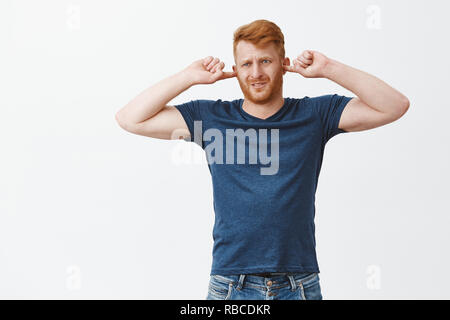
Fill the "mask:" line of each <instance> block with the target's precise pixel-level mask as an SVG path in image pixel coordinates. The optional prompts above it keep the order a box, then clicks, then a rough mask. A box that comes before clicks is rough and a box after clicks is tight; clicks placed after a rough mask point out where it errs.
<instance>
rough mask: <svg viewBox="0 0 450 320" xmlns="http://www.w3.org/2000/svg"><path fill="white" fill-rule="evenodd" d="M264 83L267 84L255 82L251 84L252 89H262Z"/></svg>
mask: <svg viewBox="0 0 450 320" xmlns="http://www.w3.org/2000/svg"><path fill="white" fill-rule="evenodd" d="M266 83H267V82H257V83H253V84H252V87H255V88H262V87H264V86H265V85H266Z"/></svg>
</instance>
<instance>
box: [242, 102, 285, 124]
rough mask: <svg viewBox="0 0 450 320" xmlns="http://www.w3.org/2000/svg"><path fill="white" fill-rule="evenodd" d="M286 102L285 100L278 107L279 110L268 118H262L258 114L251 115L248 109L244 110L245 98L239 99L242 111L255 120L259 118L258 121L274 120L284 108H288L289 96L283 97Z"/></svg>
mask: <svg viewBox="0 0 450 320" xmlns="http://www.w3.org/2000/svg"><path fill="white" fill-rule="evenodd" d="M283 100H284V102H283V106H282V107H281V108H280V109H278V111H277V112H275V113H274V114H273V115H271V116H270V117H268V118H265V119H262V118H258V117H256V116H253V115H251V114H250V113H248V112H247V111H245V110H244V108H243V105H244V99H239V109H240V111H241V113H242V114H243V115H244V116H245V117H248V118H251V119H253V120H257V121H270V120H273V119H274V118H276V117H278V116H279V115H280V114H281V113H282V112H283V111H284V109H286V107H287V105H288V101H289V98H283Z"/></svg>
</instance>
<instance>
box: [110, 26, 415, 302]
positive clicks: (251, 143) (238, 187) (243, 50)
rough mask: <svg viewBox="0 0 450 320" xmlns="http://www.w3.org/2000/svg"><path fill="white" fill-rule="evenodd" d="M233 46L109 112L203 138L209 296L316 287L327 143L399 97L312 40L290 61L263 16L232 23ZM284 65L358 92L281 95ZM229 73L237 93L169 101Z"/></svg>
mask: <svg viewBox="0 0 450 320" xmlns="http://www.w3.org/2000/svg"><path fill="white" fill-rule="evenodd" d="M233 46H234V47H233V49H234V50H233V51H234V60H235V63H236V65H234V66H233V71H232V72H224V71H223V69H224V66H225V65H224V63H223V62H221V61H220V60H219V59H218V58H213V57H207V58H204V59H201V60H198V61H195V62H193V63H192V64H191V65H190V66H188V67H187V68H186V69H184V70H182V71H181V72H179V73H177V74H175V75H172V76H170V77H168V78H166V79H164V80H162V81H161V82H159V83H157V84H155V85H154V86H152V87H150V88H148V89H146V90H145V91H143V92H142V93H141V94H140V95H138V96H137V97H136V98H134V99H133V100H132V101H130V103H128V104H127V105H126V106H125V107H124V108H123V109H122V110H120V111H119V112H118V113H117V115H116V119H117V121H118V123H119V124H120V126H121V127H122V128H124V129H125V130H127V131H129V132H132V133H135V134H139V135H144V136H149V137H153V138H159V139H176V138H184V139H185V140H189V141H193V142H195V143H197V144H198V145H199V146H200V147H202V148H203V149H204V150H205V153H206V156H207V160H208V166H209V170H210V172H211V176H212V182H213V191H214V211H215V224H214V231H213V238H214V248H213V263H212V269H211V274H210V276H211V278H210V284H209V288H208V296H207V299H258V300H259V299H322V294H321V289H320V284H319V276H318V273H319V268H318V264H317V259H316V252H315V234H314V231H315V230H314V215H315V203H314V202H315V191H316V187H317V181H318V177H319V172H320V168H321V164H322V158H323V153H324V147H325V144H326V143H327V142H328V141H329V139H331V138H332V137H333V136H335V135H337V134H339V133H344V132H352V131H353V132H354V131H362V130H367V129H371V128H376V127H379V126H382V125H385V124H387V123H390V122H393V121H395V120H397V119H399V118H400V117H401V116H402V115H403V114H404V113H405V112H406V111H407V110H408V108H409V101H408V99H407V98H406V97H405V96H404V95H403V94H401V93H400V92H398V91H397V90H395V89H393V88H392V87H390V86H389V85H387V84H386V83H384V82H383V81H381V80H380V79H378V78H376V77H374V76H372V75H369V74H367V73H365V72H362V71H360V70H357V69H354V68H352V67H350V66H347V65H344V64H342V63H340V62H338V61H335V60H333V59H330V58H328V57H326V56H325V55H324V54H322V53H320V52H317V51H313V50H306V51H304V52H303V53H302V54H300V55H299V56H298V57H297V58H296V59H295V60H294V61H293V65H291V64H290V60H289V58H287V57H285V52H284V36H283V34H282V32H281V30H280V28H279V27H278V26H277V25H276V24H274V23H272V22H270V21H267V20H256V21H254V22H252V23H250V24H247V25H244V26H242V27H240V28H238V29H237V30H236V32H235V33H234V43H233ZM288 71H289V72H293V73H298V74H300V75H302V76H303V77H306V78H327V79H330V80H332V81H334V82H336V83H337V84H339V85H341V86H342V87H344V88H346V89H348V90H350V91H351V92H353V93H354V94H355V95H356V97H345V96H339V95H337V94H334V95H331V94H330V95H323V96H319V97H313V98H310V97H308V96H305V97H304V98H302V99H295V98H283V90H282V85H283V76H284V75H285V74H286V72H288ZM233 77H237V79H238V81H239V85H240V87H241V90H242V92H243V94H244V98H245V99H237V100H233V101H222V100H220V99H219V100H217V101H214V100H194V101H190V102H187V103H184V104H180V105H176V106H169V105H167V103H168V102H169V101H171V100H172V99H173V98H175V97H176V96H178V95H179V94H180V93H181V92H183V91H185V90H186V89H188V88H190V87H191V86H193V85H197V84H212V83H215V82H216V81H219V80H224V79H229V78H233ZM247 138H248V139H247ZM269 150H270V157H269V156H268V153H269ZM247 159H248V161H247Z"/></svg>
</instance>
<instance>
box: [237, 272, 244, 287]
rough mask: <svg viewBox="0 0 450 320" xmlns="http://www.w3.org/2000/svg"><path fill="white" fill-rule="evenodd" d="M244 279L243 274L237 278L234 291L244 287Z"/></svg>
mask: <svg viewBox="0 0 450 320" xmlns="http://www.w3.org/2000/svg"><path fill="white" fill-rule="evenodd" d="M244 279H245V274H241V275H240V276H239V283H238V285H237V287H236V290H241V289H242V287H243V286H244Z"/></svg>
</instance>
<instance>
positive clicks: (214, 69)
mask: <svg viewBox="0 0 450 320" xmlns="http://www.w3.org/2000/svg"><path fill="white" fill-rule="evenodd" d="M224 67H225V63H223V62H221V61H220V60H219V59H218V58H213V57H211V56H209V57H206V58H204V59H200V60H197V61H194V62H193V63H192V64H191V65H190V66H188V67H187V68H186V69H184V70H183V71H184V72H185V73H186V75H187V76H188V77H189V78H190V79H191V80H192V83H193V84H212V83H214V82H216V81H218V80H223V79H228V78H233V77H236V72H234V71H232V72H224V71H223V68H224Z"/></svg>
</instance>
